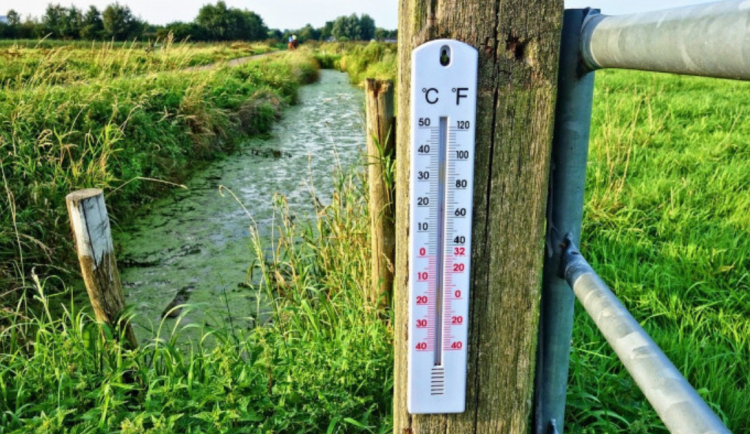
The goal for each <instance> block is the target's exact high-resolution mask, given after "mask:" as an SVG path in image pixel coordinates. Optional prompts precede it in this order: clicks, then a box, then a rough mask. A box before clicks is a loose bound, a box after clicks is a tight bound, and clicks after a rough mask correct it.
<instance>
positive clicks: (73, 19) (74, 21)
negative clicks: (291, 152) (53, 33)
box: [62, 6, 83, 39]
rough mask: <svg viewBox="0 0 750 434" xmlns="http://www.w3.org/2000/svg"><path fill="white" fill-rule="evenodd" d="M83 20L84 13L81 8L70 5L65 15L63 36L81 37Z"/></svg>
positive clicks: (66, 37)
mask: <svg viewBox="0 0 750 434" xmlns="http://www.w3.org/2000/svg"><path fill="white" fill-rule="evenodd" d="M82 22H83V14H81V10H80V9H78V8H77V7H75V6H71V7H69V8H68V9H67V10H66V13H65V16H64V17H63V28H62V32H63V37H64V38H65V39H79V38H80V37H81V24H82Z"/></svg>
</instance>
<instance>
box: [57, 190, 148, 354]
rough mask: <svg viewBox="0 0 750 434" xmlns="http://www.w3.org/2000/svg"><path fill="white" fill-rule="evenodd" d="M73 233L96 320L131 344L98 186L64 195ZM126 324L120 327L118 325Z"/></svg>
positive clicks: (133, 339) (107, 224)
mask: <svg viewBox="0 0 750 434" xmlns="http://www.w3.org/2000/svg"><path fill="white" fill-rule="evenodd" d="M65 202H66V203H67V205H68V214H69V215H70V224H71V227H72V229H73V236H74V237H75V242H76V250H77V251H78V261H79V262H80V264H81V274H82V275H83V280H84V282H85V284H86V290H87V291H88V294H89V298H90V299H91V306H92V307H93V308H94V313H95V314H96V319H97V321H100V322H103V323H106V324H108V325H109V326H111V327H112V328H113V330H115V333H117V336H119V335H120V333H121V332H122V333H124V335H125V338H126V339H127V341H128V343H129V344H130V346H131V347H132V348H136V347H137V346H138V342H137V340H136V338H135V333H134V332H133V327H132V326H131V325H130V323H126V322H124V321H121V320H120V316H121V315H122V313H123V311H124V310H125V294H124V293H123V290H122V283H121V282H120V273H119V272H118V271H117V261H116V260H115V252H114V246H113V243H112V233H111V232H110V229H109V217H108V216H107V207H106V205H105V204H104V193H102V191H101V190H99V189H98V188H90V189H87V190H79V191H76V192H73V193H71V194H69V195H68V196H67V197H66V198H65ZM123 326H124V327H125V329H124V330H121V329H120V328H119V327H123Z"/></svg>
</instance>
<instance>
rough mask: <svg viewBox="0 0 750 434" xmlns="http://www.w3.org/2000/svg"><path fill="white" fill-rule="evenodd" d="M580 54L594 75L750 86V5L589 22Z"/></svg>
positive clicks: (685, 9)
mask: <svg viewBox="0 0 750 434" xmlns="http://www.w3.org/2000/svg"><path fill="white" fill-rule="evenodd" d="M581 53H582V55H583V58H584V61H585V63H586V65H587V66H588V67H589V68H590V69H591V70H595V69H602V68H621V69H639V70H643V71H659V72H671V73H675V74H688V75H701V76H707V77H717V78H732V79H738V80H750V1H748V0H744V1H724V2H717V3H708V4H701V5H696V6H687V7H683V8H677V9H669V10H664V11H656V12H647V13H640V14H632V15H619V16H606V15H598V16H594V17H591V18H590V19H589V20H588V21H587V22H586V24H585V25H584V27H583V40H582V45H581Z"/></svg>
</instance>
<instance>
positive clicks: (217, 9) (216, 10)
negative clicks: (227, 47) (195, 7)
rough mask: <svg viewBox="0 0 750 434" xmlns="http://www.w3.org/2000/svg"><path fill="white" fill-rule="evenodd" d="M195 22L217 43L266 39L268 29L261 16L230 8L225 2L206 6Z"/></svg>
mask: <svg viewBox="0 0 750 434" xmlns="http://www.w3.org/2000/svg"><path fill="white" fill-rule="evenodd" d="M195 22H196V23H197V24H199V25H201V26H203V28H204V29H205V31H206V34H207V35H208V38H209V39H211V40H215V41H232V40H249V41H256V40H260V39H265V38H266V36H267V33H268V28H267V27H266V25H265V24H264V23H263V19H262V18H261V17H260V15H258V14H256V13H254V12H251V11H247V10H241V9H237V8H228V7H227V4H226V3H225V2H223V1H219V2H217V3H216V4H215V5H211V4H208V5H204V6H203V7H202V8H201V9H200V11H199V12H198V18H196V19H195Z"/></svg>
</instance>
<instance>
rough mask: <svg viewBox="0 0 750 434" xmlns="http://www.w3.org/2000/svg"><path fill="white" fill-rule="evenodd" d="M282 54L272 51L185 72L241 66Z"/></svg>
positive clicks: (197, 67)
mask: <svg viewBox="0 0 750 434" xmlns="http://www.w3.org/2000/svg"><path fill="white" fill-rule="evenodd" d="M281 52H282V51H271V52H270V53H263V54H256V55H254V56H247V57H238V58H236V59H232V60H227V61H221V62H216V63H212V64H210V65H201V66H192V67H190V68H185V71H208V70H210V69H213V68H214V67H215V66H217V65H223V64H226V65H227V66H239V65H242V64H244V63H247V62H249V61H251V60H257V59H260V58H263V57H267V56H272V55H275V54H279V53H281Z"/></svg>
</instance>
